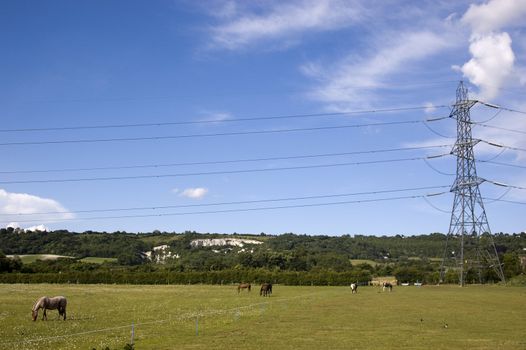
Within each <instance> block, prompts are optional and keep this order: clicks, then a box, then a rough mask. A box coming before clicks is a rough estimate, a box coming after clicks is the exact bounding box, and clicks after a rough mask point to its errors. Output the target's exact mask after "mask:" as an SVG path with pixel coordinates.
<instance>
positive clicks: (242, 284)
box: [237, 283, 252, 294]
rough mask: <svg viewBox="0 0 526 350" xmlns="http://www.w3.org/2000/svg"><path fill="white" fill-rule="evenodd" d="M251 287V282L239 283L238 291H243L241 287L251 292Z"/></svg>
mask: <svg viewBox="0 0 526 350" xmlns="http://www.w3.org/2000/svg"><path fill="white" fill-rule="evenodd" d="M251 288H252V286H251V285H250V283H241V284H239V286H237V293H238V294H239V292H241V289H246V290H248V291H249V292H250V289H251Z"/></svg>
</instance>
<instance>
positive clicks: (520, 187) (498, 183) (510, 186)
mask: <svg viewBox="0 0 526 350" xmlns="http://www.w3.org/2000/svg"><path fill="white" fill-rule="evenodd" d="M483 180H484V181H486V182H489V183H491V184H493V185H496V186H501V187H508V188H514V189H517V190H526V187H522V186H517V185H510V184H505V183H502V182H498V181H494V180H488V179H483Z"/></svg>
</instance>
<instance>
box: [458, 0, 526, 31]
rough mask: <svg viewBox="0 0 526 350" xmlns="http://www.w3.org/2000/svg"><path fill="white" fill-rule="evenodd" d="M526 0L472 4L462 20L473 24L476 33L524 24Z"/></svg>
mask: <svg viewBox="0 0 526 350" xmlns="http://www.w3.org/2000/svg"><path fill="white" fill-rule="evenodd" d="M525 16H526V1H524V0H490V1H488V2H487V3H485V4H479V5H476V4H472V5H470V6H469V9H468V10H467V11H466V13H465V14H464V16H462V22H464V23H466V24H468V25H470V26H471V28H472V30H473V32H474V33H476V34H488V33H491V32H493V31H496V30H500V29H502V28H504V27H510V26H514V25H517V24H519V25H522V24H524V20H525V18H524V17H525Z"/></svg>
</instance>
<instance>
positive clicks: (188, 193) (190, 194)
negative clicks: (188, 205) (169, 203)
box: [180, 187, 208, 199]
mask: <svg viewBox="0 0 526 350" xmlns="http://www.w3.org/2000/svg"><path fill="white" fill-rule="evenodd" d="M207 193H208V189H206V188H203V187H196V188H187V189H185V190H184V191H183V192H181V194H180V196H181V197H187V198H192V199H201V198H203V197H204V196H205V195H206V194H207Z"/></svg>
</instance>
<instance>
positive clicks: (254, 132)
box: [0, 120, 422, 146]
mask: <svg viewBox="0 0 526 350" xmlns="http://www.w3.org/2000/svg"><path fill="white" fill-rule="evenodd" d="M419 123H422V120H409V121H392V122H381V123H367V124H352V125H336V126H318V127H310V128H291V129H273V130H251V131H234V132H218V133H210V134H186V135H184V134H183V135H169V136H141V137H123V138H100V139H75V140H48V141H20V142H3V143H0V146H20V145H53V144H73V143H76V144H78V143H98V142H119V141H121V142H123V141H147V140H150V141H160V140H174V139H188V138H200V137H219V136H239V135H261V134H279V133H289V132H303V131H320V130H337V129H350V128H363V127H371V126H384V125H403V124H419Z"/></svg>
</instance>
